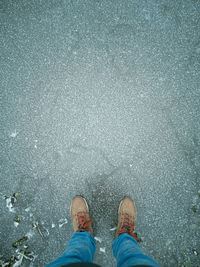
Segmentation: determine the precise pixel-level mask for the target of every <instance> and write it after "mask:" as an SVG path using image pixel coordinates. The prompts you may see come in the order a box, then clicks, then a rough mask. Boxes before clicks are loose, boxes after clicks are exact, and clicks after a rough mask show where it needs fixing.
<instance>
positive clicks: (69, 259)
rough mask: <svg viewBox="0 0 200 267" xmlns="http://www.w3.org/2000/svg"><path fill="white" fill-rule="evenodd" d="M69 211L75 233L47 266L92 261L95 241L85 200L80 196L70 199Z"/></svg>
mask: <svg viewBox="0 0 200 267" xmlns="http://www.w3.org/2000/svg"><path fill="white" fill-rule="evenodd" d="M70 213H71V220H72V225H73V228H74V232H75V233H74V234H73V235H72V237H71V239H70V241H69V243H68V246H67V249H66V251H65V252H64V253H63V254H62V255H61V256H60V257H59V258H57V259H56V260H54V261H53V262H51V263H49V264H48V265H47V266H48V267H57V266H62V265H64V264H70V263H76V262H92V261H93V258H94V253H95V249H96V241H95V240H94V237H93V229H92V226H91V224H92V221H91V219H90V215H89V208H88V205H87V202H86V200H85V199H84V198H83V197H80V196H77V197H75V198H74V199H73V200H72V204H71V208H70Z"/></svg>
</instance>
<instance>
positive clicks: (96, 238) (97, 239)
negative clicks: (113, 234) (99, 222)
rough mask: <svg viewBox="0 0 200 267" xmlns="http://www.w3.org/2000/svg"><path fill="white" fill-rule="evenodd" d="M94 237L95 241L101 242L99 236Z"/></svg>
mask: <svg viewBox="0 0 200 267" xmlns="http://www.w3.org/2000/svg"><path fill="white" fill-rule="evenodd" d="M94 239H95V240H96V241H97V242H99V243H101V242H102V238H100V237H97V236H95V237H94Z"/></svg>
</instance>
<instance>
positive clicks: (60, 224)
mask: <svg viewBox="0 0 200 267" xmlns="http://www.w3.org/2000/svg"><path fill="white" fill-rule="evenodd" d="M58 222H59V227H60V228H61V227H62V226H63V225H64V224H67V223H68V220H67V219H66V218H65V219H60V220H59V221H58Z"/></svg>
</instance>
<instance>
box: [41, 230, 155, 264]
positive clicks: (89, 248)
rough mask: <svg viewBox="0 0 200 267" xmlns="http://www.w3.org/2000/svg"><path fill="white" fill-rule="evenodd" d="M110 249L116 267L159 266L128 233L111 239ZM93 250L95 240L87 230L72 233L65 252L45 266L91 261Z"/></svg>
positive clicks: (94, 248)
mask: <svg viewBox="0 0 200 267" xmlns="http://www.w3.org/2000/svg"><path fill="white" fill-rule="evenodd" d="M112 249H113V255H114V257H115V258H116V260H117V267H128V266H135V265H149V266H152V267H160V265H159V264H158V263H157V262H156V261H155V260H154V259H152V258H150V257H149V256H147V255H145V254H144V253H143V252H142V250H141V248H140V245H139V244H138V242H137V241H136V240H135V238H133V237H132V236H130V235H129V234H121V235H119V236H118V237H117V238H116V239H115V240H114V241H113V244H112ZM95 250H96V241H95V239H94V237H93V236H92V235H91V234H90V233H89V232H77V233H74V234H73V235H72V237H71V239H70V240H69V243H68V246H67V249H66V250H65V252H64V253H63V254H62V255H61V256H60V257H59V258H57V259H56V260H54V261H52V262H51V263H49V264H48V265H47V266H46V267H58V266H62V265H64V264H70V263H75V262H92V261H93V258H94V253H95Z"/></svg>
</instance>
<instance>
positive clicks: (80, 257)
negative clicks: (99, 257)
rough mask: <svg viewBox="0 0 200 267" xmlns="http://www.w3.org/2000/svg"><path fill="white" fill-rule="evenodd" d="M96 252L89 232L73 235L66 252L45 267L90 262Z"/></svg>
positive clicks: (94, 243) (93, 240)
mask: <svg viewBox="0 0 200 267" xmlns="http://www.w3.org/2000/svg"><path fill="white" fill-rule="evenodd" d="M95 250H96V241H95V239H94V237H93V236H92V235H91V234H90V233H89V232H77V233H74V234H73V235H72V237H71V239H70V241H69V243H68V245H67V249H66V251H65V252H64V253H63V254H62V255H61V256H60V257H59V258H57V259H56V260H54V261H53V262H51V263H49V264H48V265H47V267H58V266H62V265H64V264H69V263H75V262H92V261H93V258H94V253H95Z"/></svg>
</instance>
